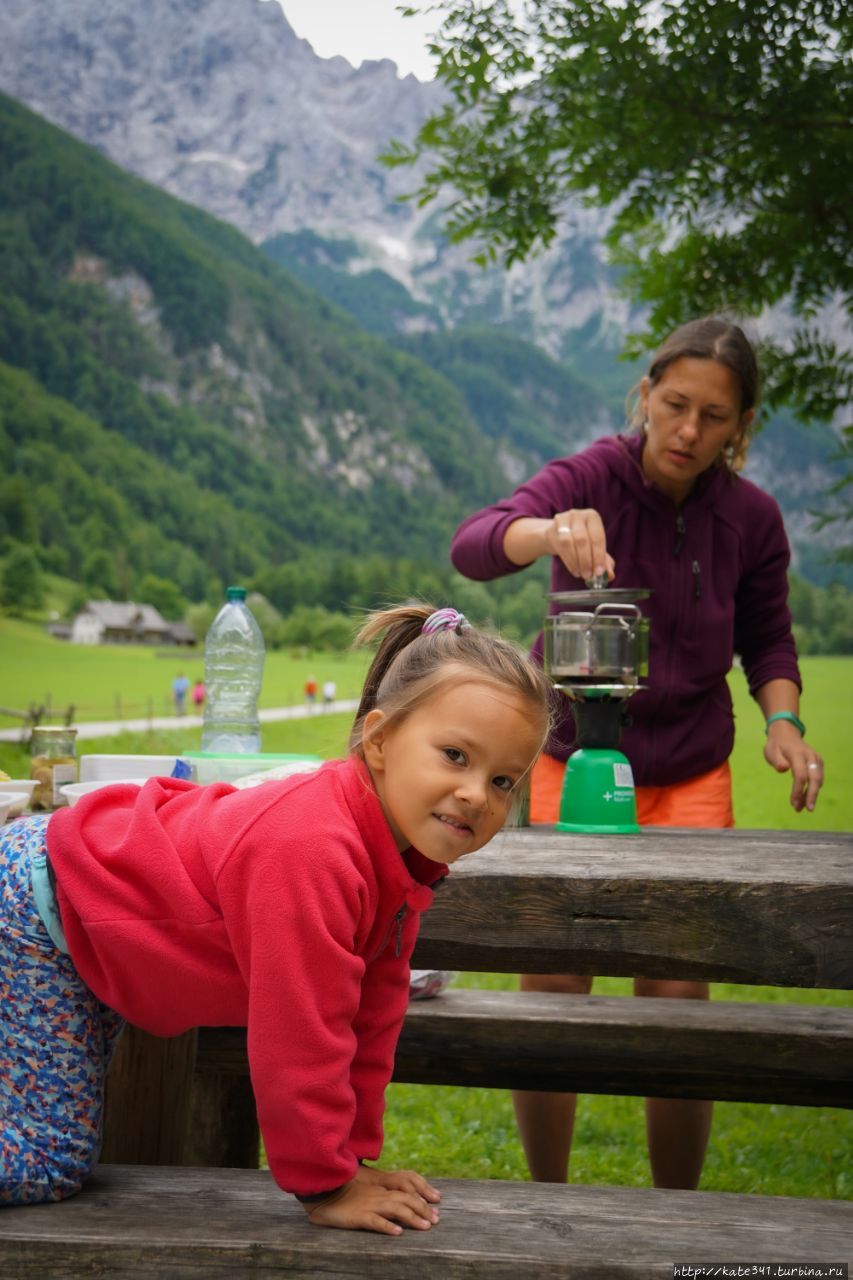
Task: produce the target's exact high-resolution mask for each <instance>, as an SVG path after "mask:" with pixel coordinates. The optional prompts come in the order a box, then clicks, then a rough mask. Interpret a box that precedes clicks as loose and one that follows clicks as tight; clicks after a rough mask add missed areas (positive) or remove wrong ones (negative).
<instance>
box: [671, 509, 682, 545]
mask: <svg viewBox="0 0 853 1280" xmlns="http://www.w3.org/2000/svg"><path fill="white" fill-rule="evenodd" d="M683 546H684V516H683V515H682V514H681V512H679V513H678V515H677V516H676V517H675V545H674V546H673V548H672V554H673V555H674V556H679V555H681V548H682V547H683Z"/></svg>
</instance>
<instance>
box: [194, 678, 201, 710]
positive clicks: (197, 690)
mask: <svg viewBox="0 0 853 1280" xmlns="http://www.w3.org/2000/svg"><path fill="white" fill-rule="evenodd" d="M191 696H192V700H193V706H194V707H195V709H196V711H201V709H202V707H203V706H204V681H203V680H196V682H195V684H194V685H193V691H192V695H191Z"/></svg>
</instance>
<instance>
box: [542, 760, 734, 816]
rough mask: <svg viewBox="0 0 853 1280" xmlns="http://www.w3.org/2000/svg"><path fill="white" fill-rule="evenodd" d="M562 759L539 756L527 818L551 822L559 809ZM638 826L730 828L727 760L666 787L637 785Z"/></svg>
mask: <svg viewBox="0 0 853 1280" xmlns="http://www.w3.org/2000/svg"><path fill="white" fill-rule="evenodd" d="M565 771H566V766H565V763H564V762H563V761H562V760H555V759H554V757H553V756H547V755H541V756H540V757H539V759H538V760H537V762H536V764H535V765H534V766H533V772H532V773H531V775H530V821H531V822H549V823H554V822H556V821H557V817H558V815H559V812H560V792H561V791H562V787H563V774H564V773H565ZM636 794H637V821H638V822H639V824H640V826H641V827H717V828H719V827H733V826H734V825H735V818H734V812H733V811H732V774H731V769H730V768H729V762H728V760H726V761H725V762H724V763H723V764H721V765H718V766H717V768H716V769H709V771H708V772H707V773H700V774H699V775H698V776H697V777H695V778H688V779H687V780H686V781H685V782H674V783H672V785H671V786H667V787H637V793H636Z"/></svg>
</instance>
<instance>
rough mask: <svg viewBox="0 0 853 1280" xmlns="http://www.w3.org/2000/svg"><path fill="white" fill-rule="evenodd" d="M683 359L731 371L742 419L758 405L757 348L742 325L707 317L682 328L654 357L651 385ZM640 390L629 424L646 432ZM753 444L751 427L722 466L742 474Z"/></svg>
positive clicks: (634, 391)
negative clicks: (704, 361)
mask: <svg viewBox="0 0 853 1280" xmlns="http://www.w3.org/2000/svg"><path fill="white" fill-rule="evenodd" d="M683 359H688V360H714V361H716V363H717V364H724V365H725V366H726V368H727V369H731V371H732V373H733V374H734V375H735V377H736V378H737V380H738V382H739V384H740V414H741V416H743V414H745V413H747V412H748V411H749V410H750V409H754V408H755V407H756V405H757V404H758V399H759V391H760V383H761V378H760V374H759V371H758V361H757V359H756V355H755V350H754V348H753V345H752V343H751V342H750V341H749V339H748V338H747V336H746V334H745V333H744V331H743V329H741V327H740V325H737V324H733V323H732V322H731V321H730V320H724V319H722V318H721V317H719V316H705V317H704V318H703V319H701V320H690V321H688V323H687V324H682V325H680V326H679V327H678V328H677V329H675V330H673V332H672V333H671V334H670V335H669V337H668V338H666V339H665V340H664V342H663V343H662V344H661V345H660V347H659V348H658V350H657V351H656V352H655V354H654V356H653V357H652V362H651V364H650V365H649V371H648V374H647V375H646V376H647V377H648V379H649V382H650V383H651V385H652V386H653V387H655V386H657V384H658V383H659V382H660V380H661V378H662V377H663V375H664V374H665V373H666V371H667V369H668V368H669V366H670V365H671V364H674V363H675V361H676V360H683ZM639 389H640V384H639V383H637V385H636V386H634V387H632V388H631V390H630V391H629V393H628V422H629V425H630V427H631V429H632V430H633V431H643V430H644V428H645V419H644V417H643V407H642V404H641V402H640V394H639ZM750 425H751V424H750ZM749 442H750V431H749V427H748V426H745V427H742V428H741V429H740V431H739V432H738V434H737V435H736V436H735V437H734V439H733V440H731V441H730V442H729V443H728V444H727V445H726V447H725V449H724V450H723V452H722V453H721V454H720V457H719V459H718V463H719V464H720V465H722V466H725V467H728V469H729V471H740V470H741V469H742V467H743V466H744V464H745V463H746V455H747V453H748V452H749Z"/></svg>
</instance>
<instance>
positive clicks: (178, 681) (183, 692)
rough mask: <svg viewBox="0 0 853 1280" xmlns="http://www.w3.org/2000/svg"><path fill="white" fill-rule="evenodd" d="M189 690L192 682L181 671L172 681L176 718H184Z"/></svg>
mask: <svg viewBox="0 0 853 1280" xmlns="http://www.w3.org/2000/svg"><path fill="white" fill-rule="evenodd" d="M189 688H190V682H189V680H188V678H187V677H186V676H185V675H184V673H183V671H179V672H178V674H177V675H176V676H175V678H174V680H173V681H172V699H173V701H174V703H175V715H176V716H182V715H183V714H184V712H185V711H186V706H187V694H188V693H189Z"/></svg>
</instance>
